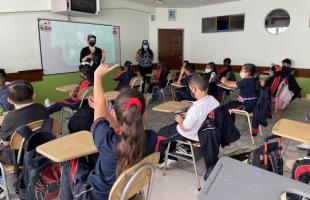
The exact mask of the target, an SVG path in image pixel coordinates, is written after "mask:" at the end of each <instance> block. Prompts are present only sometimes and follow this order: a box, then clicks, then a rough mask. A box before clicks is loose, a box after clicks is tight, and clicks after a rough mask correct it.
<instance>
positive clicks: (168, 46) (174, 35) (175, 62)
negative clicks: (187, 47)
mask: <svg viewBox="0 0 310 200" xmlns="http://www.w3.org/2000/svg"><path fill="white" fill-rule="evenodd" d="M158 60H162V61H164V62H165V63H166V64H167V65H168V66H169V69H179V68H180V67H181V66H182V62H183V30H176V29H158Z"/></svg>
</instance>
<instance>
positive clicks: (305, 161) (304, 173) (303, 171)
mask: <svg viewBox="0 0 310 200" xmlns="http://www.w3.org/2000/svg"><path fill="white" fill-rule="evenodd" d="M309 153H310V152H309ZM292 179H295V180H297V181H300V182H302V183H306V184H309V183H310V155H308V157H305V158H302V159H299V160H296V162H295V164H294V167H293V170H292ZM288 197H289V199H290V200H301V199H303V197H301V196H299V195H296V194H292V193H289V194H288ZM307 200H308V199H307Z"/></svg>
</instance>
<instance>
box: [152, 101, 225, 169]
mask: <svg viewBox="0 0 310 200" xmlns="http://www.w3.org/2000/svg"><path fill="white" fill-rule="evenodd" d="M218 106H219V102H218V101H217V100H216V99H215V98H214V97H213V96H209V95H208V96H206V97H204V98H202V99H199V100H197V101H195V102H194V103H193V106H192V107H190V108H189V110H188V111H187V113H186V116H185V119H184V121H183V126H184V127H185V129H186V130H188V131H183V130H182V129H181V127H180V125H179V124H177V123H173V124H171V125H168V126H166V127H164V128H162V129H160V130H159V131H158V133H157V138H158V141H157V149H158V151H159V152H160V161H159V162H160V163H161V162H163V161H164V158H165V151H166V148H167V145H168V143H169V142H171V141H175V140H192V141H199V139H198V130H199V129H200V127H201V125H202V123H203V122H204V121H205V119H206V118H207V116H208V114H209V113H210V112H211V111H213V110H214V109H215V108H217V107H218ZM174 148H175V143H174V144H173V145H172V146H171V148H170V150H171V151H172V150H174Z"/></svg>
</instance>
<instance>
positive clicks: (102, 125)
mask: <svg viewBox="0 0 310 200" xmlns="http://www.w3.org/2000/svg"><path fill="white" fill-rule="evenodd" d="M116 66H117V65H115V66H113V67H109V66H108V65H106V64H101V65H100V66H99V67H98V68H97V70H96V71H95V78H94V101H93V102H92V100H90V105H91V106H93V107H94V110H95V113H94V120H95V122H94V124H93V125H92V129H91V130H92V133H93V139H94V143H95V145H96V147H97V149H98V152H99V157H98V160H97V163H96V166H95V168H94V169H92V170H91V172H90V173H89V175H87V176H85V177H86V180H79V181H75V183H76V185H75V188H77V189H78V190H75V191H76V193H75V194H74V195H75V198H74V199H83V200H87V199H91V200H107V199H108V197H109V192H110V190H111V188H112V186H113V184H114V182H115V180H116V179H117V177H118V176H120V175H121V174H122V173H123V172H124V171H125V170H127V169H128V168H130V167H132V166H133V165H135V164H136V163H138V162H139V161H140V160H142V158H143V157H145V156H147V155H149V154H151V153H153V152H154V150H155V145H156V141H157V138H156V134H155V133H154V132H153V131H144V125H143V113H144V111H145V99H144V96H143V95H142V94H141V93H140V92H139V91H137V90H135V89H127V90H124V91H123V92H122V93H121V94H120V95H119V96H118V97H117V98H116V100H115V101H114V108H113V109H112V111H111V112H110V111H109V110H108V108H107V103H108V102H107V99H106V97H105V92H104V89H103V88H104V87H103V85H102V78H103V77H104V76H105V75H106V74H107V73H109V72H110V71H112V70H113V69H115V67H116Z"/></svg>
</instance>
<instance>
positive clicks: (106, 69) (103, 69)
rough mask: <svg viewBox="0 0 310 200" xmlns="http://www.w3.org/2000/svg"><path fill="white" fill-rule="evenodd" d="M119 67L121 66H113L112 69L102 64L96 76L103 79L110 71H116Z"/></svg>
mask: <svg viewBox="0 0 310 200" xmlns="http://www.w3.org/2000/svg"><path fill="white" fill-rule="evenodd" d="M118 66H119V64H116V65H113V66H112V67H110V66H109V65H107V64H105V63H101V65H100V66H99V67H98V68H97V69H96V71H95V75H96V76H100V77H103V76H104V75H106V74H107V73H109V72H110V71H112V70H114V69H115V68H116V67H118Z"/></svg>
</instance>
